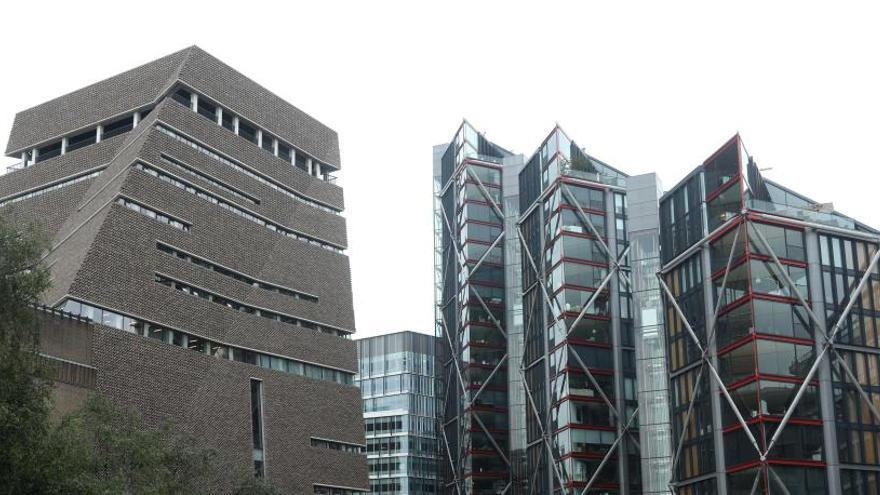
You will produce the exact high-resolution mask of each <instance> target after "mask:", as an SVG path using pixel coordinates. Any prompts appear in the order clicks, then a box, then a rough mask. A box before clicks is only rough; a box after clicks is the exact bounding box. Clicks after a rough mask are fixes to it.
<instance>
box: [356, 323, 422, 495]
mask: <svg viewBox="0 0 880 495" xmlns="http://www.w3.org/2000/svg"><path fill="white" fill-rule="evenodd" d="M357 347H358V366H359V370H358V374H357V375H356V376H355V383H356V384H357V385H358V386H359V387H360V389H361V395H362V397H363V401H364V422H365V423H364V428H365V431H366V441H367V444H366V453H367V462H368V465H369V471H370V493H372V494H376V495H385V494H389V495H390V494H430V493H436V492H437V482H438V481H437V470H438V462H439V461H438V458H439V450H438V449H439V444H438V442H437V433H436V428H437V412H438V408H437V406H438V400H437V389H436V370H435V366H436V358H437V347H438V341H437V338H436V337H434V336H432V335H423V334H419V333H415V332H400V333H394V334H389V335H381V336H378V337H371V338H367V339H362V340H358V341H357Z"/></svg>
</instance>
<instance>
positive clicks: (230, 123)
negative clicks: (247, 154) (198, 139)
mask: <svg viewBox="0 0 880 495" xmlns="http://www.w3.org/2000/svg"><path fill="white" fill-rule="evenodd" d="M234 120H235V116H234V115H232V112H227V111H224V112H223V116H222V118H221V119H220V123H221V124H222V125H223V127H225V128H227V129H229V130H230V131H235V122H234Z"/></svg>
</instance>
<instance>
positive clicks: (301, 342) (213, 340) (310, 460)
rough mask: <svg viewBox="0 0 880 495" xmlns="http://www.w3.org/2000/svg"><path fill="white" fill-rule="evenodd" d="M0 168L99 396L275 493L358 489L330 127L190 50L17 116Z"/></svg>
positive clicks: (363, 476) (1, 193)
mask: <svg viewBox="0 0 880 495" xmlns="http://www.w3.org/2000/svg"><path fill="white" fill-rule="evenodd" d="M6 154H7V156H12V157H17V158H20V159H21V162H19V163H18V164H16V165H14V166H12V167H10V170H9V171H8V172H7V173H6V174H5V175H3V176H0V215H3V216H5V217H7V218H9V219H12V221H13V222H16V223H30V222H37V223H38V225H39V227H40V228H41V229H42V230H43V231H44V232H45V234H46V235H47V237H48V238H49V239H51V246H50V250H49V252H48V253H47V256H46V258H45V262H46V263H47V264H48V266H49V267H50V269H51V273H52V279H53V286H52V288H51V289H50V291H49V292H48V293H47V294H46V298H45V301H44V302H45V304H46V305H48V306H52V307H56V308H61V309H63V310H64V311H66V312H67V313H71V314H74V315H79V316H80V317H82V318H88V319H90V320H92V321H93V322H94V324H93V325H92V328H93V331H92V332H90V334H89V336H88V339H87V340H88V342H87V344H88V345H87V346H86V347H87V348H88V353H87V354H88V360H89V362H88V363H86V364H87V365H88V366H90V367H92V368H93V369H94V370H95V372H94V375H95V376H94V383H93V384H92V385H93V387H94V389H95V390H97V391H98V392H100V393H102V394H105V395H107V396H109V397H111V398H112V399H114V400H115V401H118V402H119V403H122V404H124V405H128V406H133V407H135V408H137V409H138V410H140V411H141V413H142V414H143V415H144V417H145V418H146V419H147V420H148V421H151V422H158V421H160V420H170V421H173V422H174V423H176V424H177V425H178V427H179V428H180V429H182V430H184V431H186V432H188V433H190V434H193V435H195V436H197V437H198V438H201V439H203V440H204V442H205V443H206V444H207V445H209V446H211V447H214V448H216V449H218V450H219V451H220V452H221V453H222V455H223V456H224V457H225V458H226V460H228V461H229V462H231V463H233V464H240V465H242V466H249V465H252V466H253V468H254V470H255V473H256V474H257V475H258V476H266V477H267V478H269V479H270V480H272V481H274V482H275V483H276V484H278V485H279V486H280V487H282V488H284V489H285V490H286V491H290V492H295V493H326V494H337V493H339V494H347V493H352V492H359V491H364V490H366V488H367V486H368V482H367V465H366V459H365V458H364V456H363V454H362V453H361V450H362V448H361V447H362V445H363V443H364V433H363V428H362V426H361V425H362V419H361V413H360V409H361V398H360V393H359V391H358V389H357V388H356V387H355V386H354V385H353V376H354V374H355V371H356V369H357V368H356V364H357V357H356V349H355V344H354V342H353V341H351V340H350V335H351V334H352V333H353V332H354V315H353V309H352V296H351V280H350V271H349V262H348V257H347V256H346V254H345V249H346V242H347V241H346V228H345V219H344V218H343V217H342V216H341V212H342V210H343V196H342V189H341V188H340V187H339V186H338V185H336V184H335V183H334V181H335V178H334V176H333V175H332V174H333V173H334V172H335V171H337V170H339V168H340V160H339V147H338V139H337V135H336V133H335V132H334V131H333V130H332V129H330V128H328V127H326V126H325V125H323V124H321V123H320V122H318V121H317V120H315V119H314V118H312V117H310V116H309V115H306V114H305V113H303V112H302V111H300V110H299V109H297V108H296V107H294V106H292V105H291V104H289V103H287V102H286V101H284V100H282V99H280V98H279V97H277V96H276V95H274V94H273V93H271V92H270V91H268V90H266V89H265V88H263V87H261V86H260V85H258V84H257V83H255V82H253V81H251V80H250V79H248V78H246V77H245V76H243V75H241V74H240V73H238V72H236V71H235V70H234V69H232V68H231V67H229V66H227V65H225V64H223V63H222V62H221V61H219V60H217V59H216V58H214V57H212V56H211V55H209V54H207V53H205V52H204V51H202V50H201V49H199V48H198V47H190V48H187V49H185V50H182V51H180V52H177V53H174V54H171V55H168V56H166V57H163V58H161V59H158V60H156V61H153V62H150V63H148V64H146V65H143V66H140V67H137V68H135V69H132V70H130V71H128V72H124V73H122V74H119V75H116V76H114V77H111V78H109V79H106V80H104V81H101V82H98V83H95V84H93V85H91V86H88V87H85V88H83V89H80V90H77V91H74V92H73V93H70V94H67V95H64V96H61V97H59V98H56V99H54V100H51V101H48V102H45V103H43V104H40V105H38V106H36V107H33V108H30V109H28V110H24V111H22V112H20V113H18V114H17V115H16V118H15V123H14V124H13V128H12V131H11V133H10V138H9V143H8V146H7V150H6ZM79 325H80V326H81V325H82V324H79ZM56 343H57V342H56ZM80 343H81V342H80ZM83 345H85V344H83ZM56 347H57V349H55V353H56V355H57V354H58V353H60V354H64V349H65V348H64V345H63V339H62V342H61V344H58V345H57V346H56ZM84 349H85V347H84ZM61 357H63V356H61Z"/></svg>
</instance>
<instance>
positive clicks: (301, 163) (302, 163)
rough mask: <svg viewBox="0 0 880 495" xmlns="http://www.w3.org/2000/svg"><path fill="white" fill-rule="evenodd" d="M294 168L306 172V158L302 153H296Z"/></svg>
mask: <svg viewBox="0 0 880 495" xmlns="http://www.w3.org/2000/svg"><path fill="white" fill-rule="evenodd" d="M296 167H297V168H298V169H300V170H306V156H305V155H303V154H302V153H296Z"/></svg>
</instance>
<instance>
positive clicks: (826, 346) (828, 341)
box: [753, 229, 880, 461]
mask: <svg viewBox="0 0 880 495" xmlns="http://www.w3.org/2000/svg"><path fill="white" fill-rule="evenodd" d="M753 231H754V232H756V233H757V234H758V235H757V237H758V239H760V240H761V241H762V243H764V242H766V239H763V235H761V233H760V232H759V231H758V230H757V229H753ZM767 247H768V248H769V245H768V246H767ZM765 249H766V248H765ZM771 252H772V250H771ZM772 257H773V258H774V261H776V262H778V259H777V258H776V255H775V254H773V255H772ZM878 260H880V249H878V250H877V252H876V253H874V256H873V257H872V258H871V262H870V263H869V264H868V266H867V267H866V268H865V273H864V275H862V278H861V280H859V283H858V285H857V286H856V288H855V289H854V290H853V291H852V293H851V294H850V297H849V301H848V302H847V303H846V306H845V307H844V309H843V311H842V312H841V314H840V316H839V317H838V319H837V323H835V324H834V328H832V330H831V333H830V334H828V335H827V336H826V337H825V341H824V343H823V345H822V350H821V351H820V352H819V355H818V356H816V359H815V361H814V362H813V365H812V366H811V367H810V371H809V372H807V375H806V376H805V377H804V381H803V383H801V386H800V388H798V391H797V394H795V396H794V399H793V400H792V402H791V405H790V406H789V407H788V409H787V410H786V411H785V415H784V416H783V417H782V421H781V422H780V423H779V426H778V427H777V428H776V431H775V432H774V433H773V437H771V439H770V442H769V443H768V444H767V450H765V451H764V453H763V455H762V456H761V460H762V461H763V460H765V459H766V456H767V454H768V453H769V452H770V451H771V450H772V449H773V446H774V445H776V441H777V440H778V439H779V436H780V435H781V434H782V432H783V430H785V426H786V425H787V424H788V422H789V420H791V416H792V414H794V410H795V408H797V405H798V404H799V403H800V401H801V398H802V397H803V395H804V392H805V391H806V389H807V386H808V385H809V382H810V381H811V380H812V379H813V377H814V376H815V375H816V372H817V371H818V370H819V364H820V363H821V362H822V360H823V359H824V358H825V356H826V355H827V354H828V351H829V350H831V349H832V346H833V343H834V339H835V338H836V337H837V334H838V332H839V331H840V329H841V328H842V324H843V322H844V321H845V320H846V319H848V318H849V312H850V311H851V310H852V308H853V305H854V304H855V302H856V299H857V298H858V297H859V296H860V295H861V293H862V290H863V289H864V288H865V284H866V283H867V282H868V280H869V279H870V277H871V272H872V271H873V270H874V267H876V266H877V261H878ZM781 271H782V272H783V274H784V276H785V277H786V280H787V281H791V278H790V277H788V273H787V271H786V270H785V269H784V268H782V269H781ZM792 291H793V292H795V293H798V291H797V287H796V286H794V285H793V282H792ZM798 294H799V293H798ZM803 304H806V303H805V302H804V303H803ZM809 313H810V314H812V310H809ZM813 317H815V315H813ZM814 322H815V323H817V328H818V329H820V330H822V328H823V327H822V325H821V323H820V322H818V319H815V320H814ZM822 331H823V332H824V330H822ZM841 363H842V364H844V365H845V361H843V360H841ZM850 373H851V372H850ZM855 384H856V387H857V388H860V386H859V385H858V381H856V382H855ZM862 393H863V394H864V391H862ZM862 397H865V395H862ZM869 403H870V401H869Z"/></svg>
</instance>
